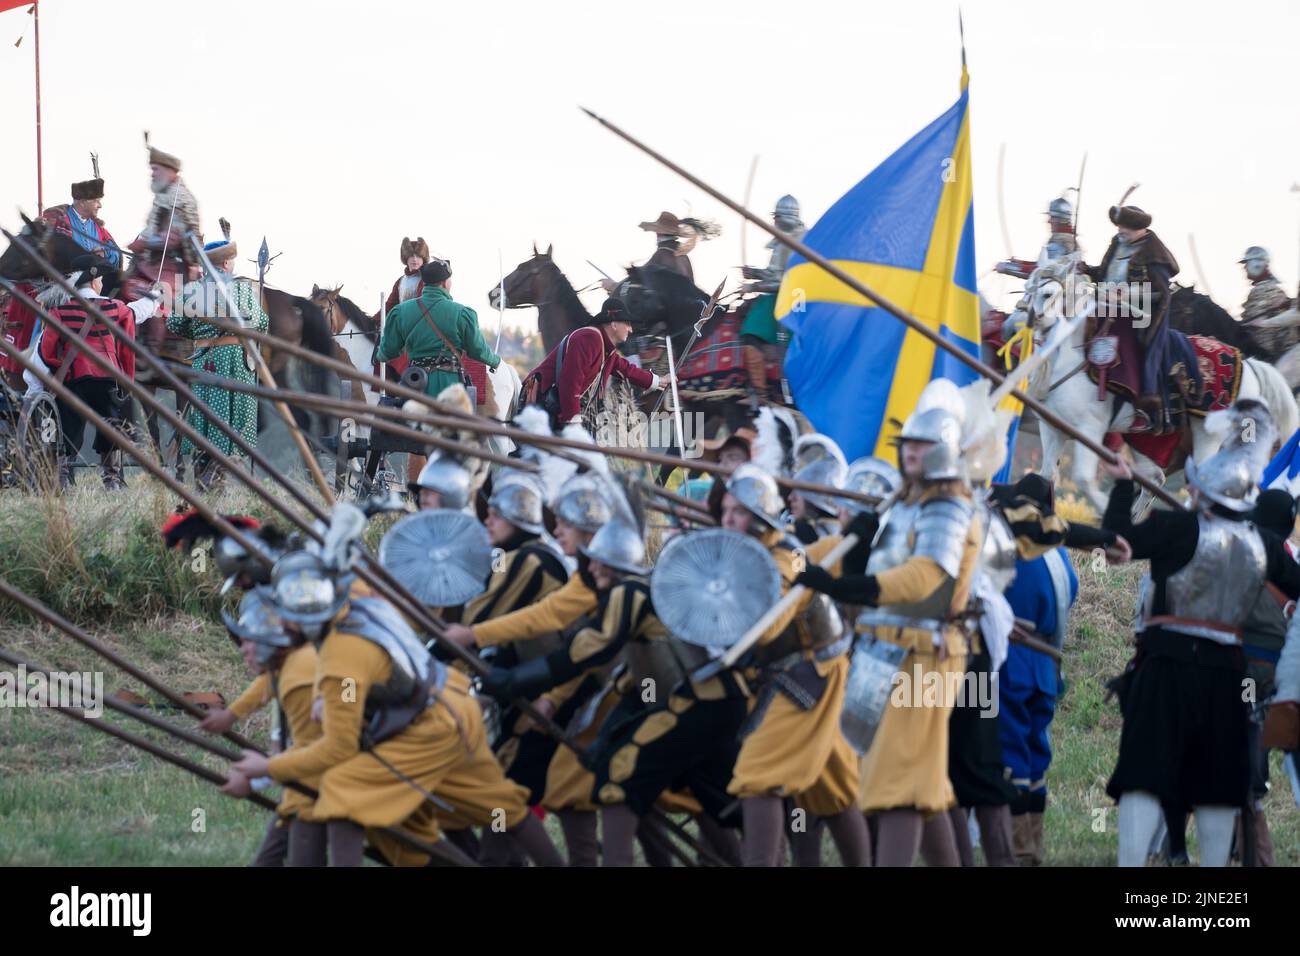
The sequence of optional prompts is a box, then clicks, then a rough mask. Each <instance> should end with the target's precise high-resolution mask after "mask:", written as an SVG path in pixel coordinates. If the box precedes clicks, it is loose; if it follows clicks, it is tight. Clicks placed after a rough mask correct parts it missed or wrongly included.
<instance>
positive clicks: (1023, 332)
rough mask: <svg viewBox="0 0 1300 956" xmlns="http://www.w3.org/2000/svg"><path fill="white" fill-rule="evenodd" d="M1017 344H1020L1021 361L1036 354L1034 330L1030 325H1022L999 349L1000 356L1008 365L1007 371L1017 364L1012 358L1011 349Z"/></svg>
mask: <svg viewBox="0 0 1300 956" xmlns="http://www.w3.org/2000/svg"><path fill="white" fill-rule="evenodd" d="M1017 344H1019V345H1020V361H1021V362H1024V361H1027V360H1028V359H1029V356H1031V355H1033V354H1034V330H1033V329H1031V328H1030V327H1029V326H1028V325H1024V326H1021V327H1020V331H1019V332H1017V333H1016V334H1015V335H1013V336H1011V338H1009V339H1007V341H1006V344H1005V345H1003V346H1002V348H1000V349H998V357H999V358H1001V359H1002V361H1003V363H1004V364H1005V365H1006V367H1007V371H1010V370H1011V369H1012V368H1013V367H1014V365H1015V364H1016V363H1015V362H1014V361H1013V360H1012V356H1011V350H1012V349H1013V348H1014V347H1015V346H1016V345H1017Z"/></svg>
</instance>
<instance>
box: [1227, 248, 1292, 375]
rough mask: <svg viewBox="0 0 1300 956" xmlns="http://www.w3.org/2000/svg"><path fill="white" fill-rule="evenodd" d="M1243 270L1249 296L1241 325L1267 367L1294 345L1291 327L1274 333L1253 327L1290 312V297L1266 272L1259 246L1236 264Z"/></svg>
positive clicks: (1264, 252) (1265, 254)
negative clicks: (1264, 320)
mask: <svg viewBox="0 0 1300 956" xmlns="http://www.w3.org/2000/svg"><path fill="white" fill-rule="evenodd" d="M1237 261H1238V262H1239V263H1240V264H1241V265H1243V266H1245V267H1246V278H1248V279H1249V280H1250V294H1249V295H1247V296H1246V301H1245V302H1243V303H1242V306H1241V321H1242V323H1243V324H1244V325H1246V328H1247V333H1246V334H1247V335H1249V336H1250V339H1251V341H1252V342H1253V343H1254V345H1255V347H1256V348H1257V349H1259V351H1260V353H1261V357H1262V358H1264V359H1267V360H1268V362H1269V363H1270V364H1273V363H1276V362H1277V360H1278V359H1279V358H1281V357H1282V355H1283V354H1284V353H1285V352H1286V351H1287V350H1288V349H1289V348H1291V346H1293V345H1295V344H1296V341H1297V336H1298V334H1300V333H1297V332H1296V328H1295V326H1287V327H1283V328H1278V329H1271V328H1267V329H1266V328H1264V327H1262V326H1260V325H1257V323H1258V321H1259V320H1262V319H1269V318H1272V317H1273V316H1275V315H1280V314H1281V313H1283V312H1285V311H1287V309H1289V308H1291V297H1290V296H1288V295H1287V294H1286V291H1285V290H1284V289H1283V288H1282V283H1281V282H1279V281H1278V280H1277V277H1276V276H1274V275H1273V272H1272V270H1271V269H1270V268H1269V255H1268V250H1267V249H1265V248H1264V247H1263V246H1251V247H1250V248H1249V249H1247V250H1246V254H1245V255H1244V256H1243V257H1242V258H1241V259H1239V260H1237Z"/></svg>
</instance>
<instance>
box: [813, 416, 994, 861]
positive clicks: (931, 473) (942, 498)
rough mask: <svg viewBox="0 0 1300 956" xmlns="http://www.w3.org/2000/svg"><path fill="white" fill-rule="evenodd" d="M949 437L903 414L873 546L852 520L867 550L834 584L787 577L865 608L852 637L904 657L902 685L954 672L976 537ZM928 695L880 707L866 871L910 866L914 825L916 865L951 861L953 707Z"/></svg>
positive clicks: (866, 528)
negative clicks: (870, 858) (899, 483)
mask: <svg viewBox="0 0 1300 956" xmlns="http://www.w3.org/2000/svg"><path fill="white" fill-rule="evenodd" d="M922 397H923V399H924V397H925V396H924V393H923V396H922ZM918 408H921V406H918ZM960 436H961V422H960V421H959V420H958V419H957V417H956V416H955V415H954V414H953V413H952V412H951V411H949V410H948V409H946V408H944V407H939V406H932V407H928V408H923V410H918V411H917V412H914V413H913V415H912V416H911V417H910V418H909V419H908V420H907V422H905V423H904V425H903V428H902V431H901V432H900V434H899V438H898V440H899V459H900V463H901V466H902V467H901V471H902V475H903V480H904V486H903V492H902V497H900V498H899V500H898V503H897V504H894V505H893V507H892V508H891V509H890V510H889V511H888V512H887V513H886V520H885V523H884V531H883V533H882V534H881V539H880V541H879V542H878V543H877V544H876V545H875V547H874V548H872V547H871V546H870V544H869V543H870V542H871V540H872V538H873V537H874V536H875V535H874V530H873V526H874V525H875V523H876V522H875V520H874V518H875V516H874V514H873V513H872V512H864V513H863V514H862V515H861V516H860V517H859V518H858V519H855V521H854V523H853V524H851V525H850V529H849V530H850V531H855V532H858V533H859V537H860V538H861V540H862V541H863V542H866V543H867V545H866V546H865V547H864V546H862V545H860V546H859V547H858V548H855V549H854V551H853V552H851V553H850V554H849V556H848V557H846V559H845V562H844V567H845V572H846V573H845V574H844V576H842V577H841V578H840V579H839V580H835V579H833V578H832V577H831V576H830V575H829V574H828V573H827V572H825V571H824V570H822V569H819V568H810V569H809V570H807V571H805V572H804V573H803V574H802V575H800V576H799V583H801V584H805V585H806V586H808V587H812V588H814V589H816V590H818V591H822V592H825V593H827V594H829V595H831V596H832V597H834V598H835V599H836V600H838V601H842V602H844V603H846V604H850V605H860V606H863V607H865V608H867V610H865V611H864V612H863V613H862V615H861V616H860V617H859V619H858V622H857V628H858V631H859V632H860V634H861V635H862V636H863V638H860V639H866V640H869V641H871V642H873V643H872V644H868V645H866V647H867V648H871V647H873V646H875V644H876V643H879V645H880V647H881V653H882V655H884V656H886V657H893V656H897V652H889V651H888V650H887V648H888V646H889V645H892V646H894V647H897V648H902V649H904V650H905V652H906V654H905V656H903V657H902V658H901V661H900V663H899V664H898V668H899V670H900V671H901V672H902V674H903V675H904V676H905V677H906V678H907V685H920V686H926V685H927V684H935V683H936V682H937V685H938V686H939V687H941V688H946V689H947V688H952V687H953V686H954V685H955V684H956V683H957V679H958V678H959V677H960V675H962V673H963V672H964V671H965V668H966V656H967V652H968V633H967V627H966V617H965V612H966V610H967V605H968V600H969V597H970V593H971V587H972V584H973V579H974V576H975V573H976V570H977V568H978V565H979V558H980V548H981V545H982V543H983V540H984V538H983V529H982V528H981V526H980V525H981V521H980V519H979V516H978V515H977V513H976V507H975V503H974V501H973V500H972V497H971V491H970V488H969V486H968V485H967V482H966V480H965V478H964V477H963V471H962V454H961V449H960ZM864 563H865V567H864ZM863 570H865V572H866V573H865V574H863V573H860V572H862V571H863ZM860 652H861V651H860ZM891 696H897V694H893V695H891ZM914 697H915V698H916V699H914ZM939 697H940V699H939V700H938V701H937V702H932V701H930V700H926V701H925V703H924V704H920V705H918V704H917V703H916V700H917V699H919V695H908V694H904V695H903V699H902V700H901V701H894V700H892V699H891V706H886V707H885V709H884V715H883V717H882V718H881V719H880V722H879V726H878V727H877V728H876V730H875V735H874V738H873V739H872V741H871V744H870V748H869V749H868V750H867V752H866V754H865V756H864V758H863V765H862V797H861V806H862V809H863V810H864V811H866V812H867V813H868V814H872V815H876V816H877V818H878V828H877V834H876V839H877V843H876V865H877V866H910V865H912V862H913V860H914V859H915V857H916V854H917V851H918V850H919V849H920V847H921V839H922V829H923V825H924V824H925V818H926V817H931V820H930V823H929V825H926V826H925V829H926V831H927V832H926V834H925V836H926V844H927V862H929V863H930V865H932V866H933V865H948V866H956V865H958V864H959V862H960V859H959V856H958V853H957V844H956V838H955V835H954V834H953V833H952V832H951V825H950V823H949V817H948V816H947V813H948V810H949V809H950V808H951V807H952V806H953V805H954V804H955V802H956V800H955V794H954V791H953V786H952V783H951V782H950V780H949V778H948V762H949V749H948V734H949V717H950V714H951V711H952V707H953V703H954V701H953V700H952V699H951V698H952V695H951V694H950V693H949V692H948V690H945V691H944V693H942V694H940V695H939Z"/></svg>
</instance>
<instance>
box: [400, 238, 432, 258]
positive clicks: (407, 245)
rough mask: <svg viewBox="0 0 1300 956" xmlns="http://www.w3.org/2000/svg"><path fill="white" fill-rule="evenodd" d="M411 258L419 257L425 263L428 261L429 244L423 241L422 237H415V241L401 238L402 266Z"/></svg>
mask: <svg viewBox="0 0 1300 956" xmlns="http://www.w3.org/2000/svg"><path fill="white" fill-rule="evenodd" d="M411 256H419V257H420V258H421V259H423V260H424V261H425V262H428V261H429V244H428V243H427V242H425V241H424V237H423V236H417V237H416V238H415V241H414V242H412V241H411V240H410V239H408V238H406V237H403V238H402V265H406V260H407V259H409V258H411Z"/></svg>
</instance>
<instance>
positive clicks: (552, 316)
mask: <svg viewBox="0 0 1300 956" xmlns="http://www.w3.org/2000/svg"><path fill="white" fill-rule="evenodd" d="M554 248H555V247H554V246H553V245H551V246H547V247H546V251H545V252H539V251H538V249H537V244H536V243H533V254H532V256H531V258H528V259H525V260H524V261H523V262H521V263H519V265H517V266H515V268H514V271H512V272H511V273H510V274H509V275H508V276H506V277H505V279H504V280H503V281H502V282H501V283H499V284H498V285H494V286H493V287H492V288H491V289H490V290H489V291H488V302H489V303H490V304H491V306H492V308H494V309H496V308H499V307H500V306H499V304H498V303H499V302H500V300H501V292H502V289H504V290H505V298H506V302H505V306H506V308H507V309H523V308H536V309H537V330H538V331H539V332H541V333H542V348H543V349H544V350H545V351H546V352H548V353H549V352H550V351H551V349H553V348H555V346H557V345H559V344H560V339H562V338H564V337H565V336H566V335H568V334H569V333H570V332H572V331H573V330H574V329H579V328H582V326H584V325H586V324H587V323H588V322H590V321H591V313H590V312H588V311H587V308H586V306H584V305H583V304H582V300H581V299H579V298H578V293H577V292H575V291H574V289H573V286H572V285H571V284H570V283H569V280H568V279H566V278H565V277H564V273H563V272H561V271H560V267H559V266H557V265H556V264H555V259H554V258H552V256H551V253H552V251H553V250H554Z"/></svg>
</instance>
